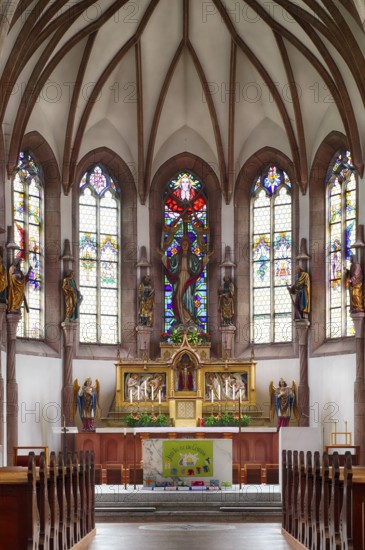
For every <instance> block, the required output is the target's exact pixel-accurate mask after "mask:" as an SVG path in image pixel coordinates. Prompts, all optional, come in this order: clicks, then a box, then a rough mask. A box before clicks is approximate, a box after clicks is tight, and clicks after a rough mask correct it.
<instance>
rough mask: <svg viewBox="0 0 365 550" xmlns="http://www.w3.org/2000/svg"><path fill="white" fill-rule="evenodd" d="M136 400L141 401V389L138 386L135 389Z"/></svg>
mask: <svg viewBox="0 0 365 550" xmlns="http://www.w3.org/2000/svg"><path fill="white" fill-rule="evenodd" d="M137 399H138V401H139V400H140V399H141V388H140V387H139V386H138V388H137Z"/></svg>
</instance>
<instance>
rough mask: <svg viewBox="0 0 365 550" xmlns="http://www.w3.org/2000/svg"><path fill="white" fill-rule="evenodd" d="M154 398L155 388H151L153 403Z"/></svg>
mask: <svg viewBox="0 0 365 550" xmlns="http://www.w3.org/2000/svg"><path fill="white" fill-rule="evenodd" d="M153 398H154V388H153V386H152V388H151V399H152V401H153Z"/></svg>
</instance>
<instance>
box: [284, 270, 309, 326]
mask: <svg viewBox="0 0 365 550" xmlns="http://www.w3.org/2000/svg"><path fill="white" fill-rule="evenodd" d="M288 290H289V292H290V294H291V295H294V296H295V298H294V299H293V298H292V301H293V305H294V319H308V315H309V312H310V279H309V274H308V273H307V272H306V271H304V269H302V268H301V267H300V266H297V267H296V269H295V283H294V284H293V286H292V287H288Z"/></svg>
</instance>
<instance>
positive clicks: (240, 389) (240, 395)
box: [240, 388, 242, 403]
mask: <svg viewBox="0 0 365 550" xmlns="http://www.w3.org/2000/svg"><path fill="white" fill-rule="evenodd" d="M241 402H242V388H240V403H241Z"/></svg>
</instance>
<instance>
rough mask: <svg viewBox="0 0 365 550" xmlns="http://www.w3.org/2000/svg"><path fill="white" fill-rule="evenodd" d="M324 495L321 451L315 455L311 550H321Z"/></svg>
mask: <svg viewBox="0 0 365 550" xmlns="http://www.w3.org/2000/svg"><path fill="white" fill-rule="evenodd" d="M321 495H322V476H321V461H320V455H319V452H318V451H316V452H315V453H314V457H313V494H312V502H311V524H312V546H311V550H321V529H320V521H319V519H320V513H319V508H320V504H321Z"/></svg>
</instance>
